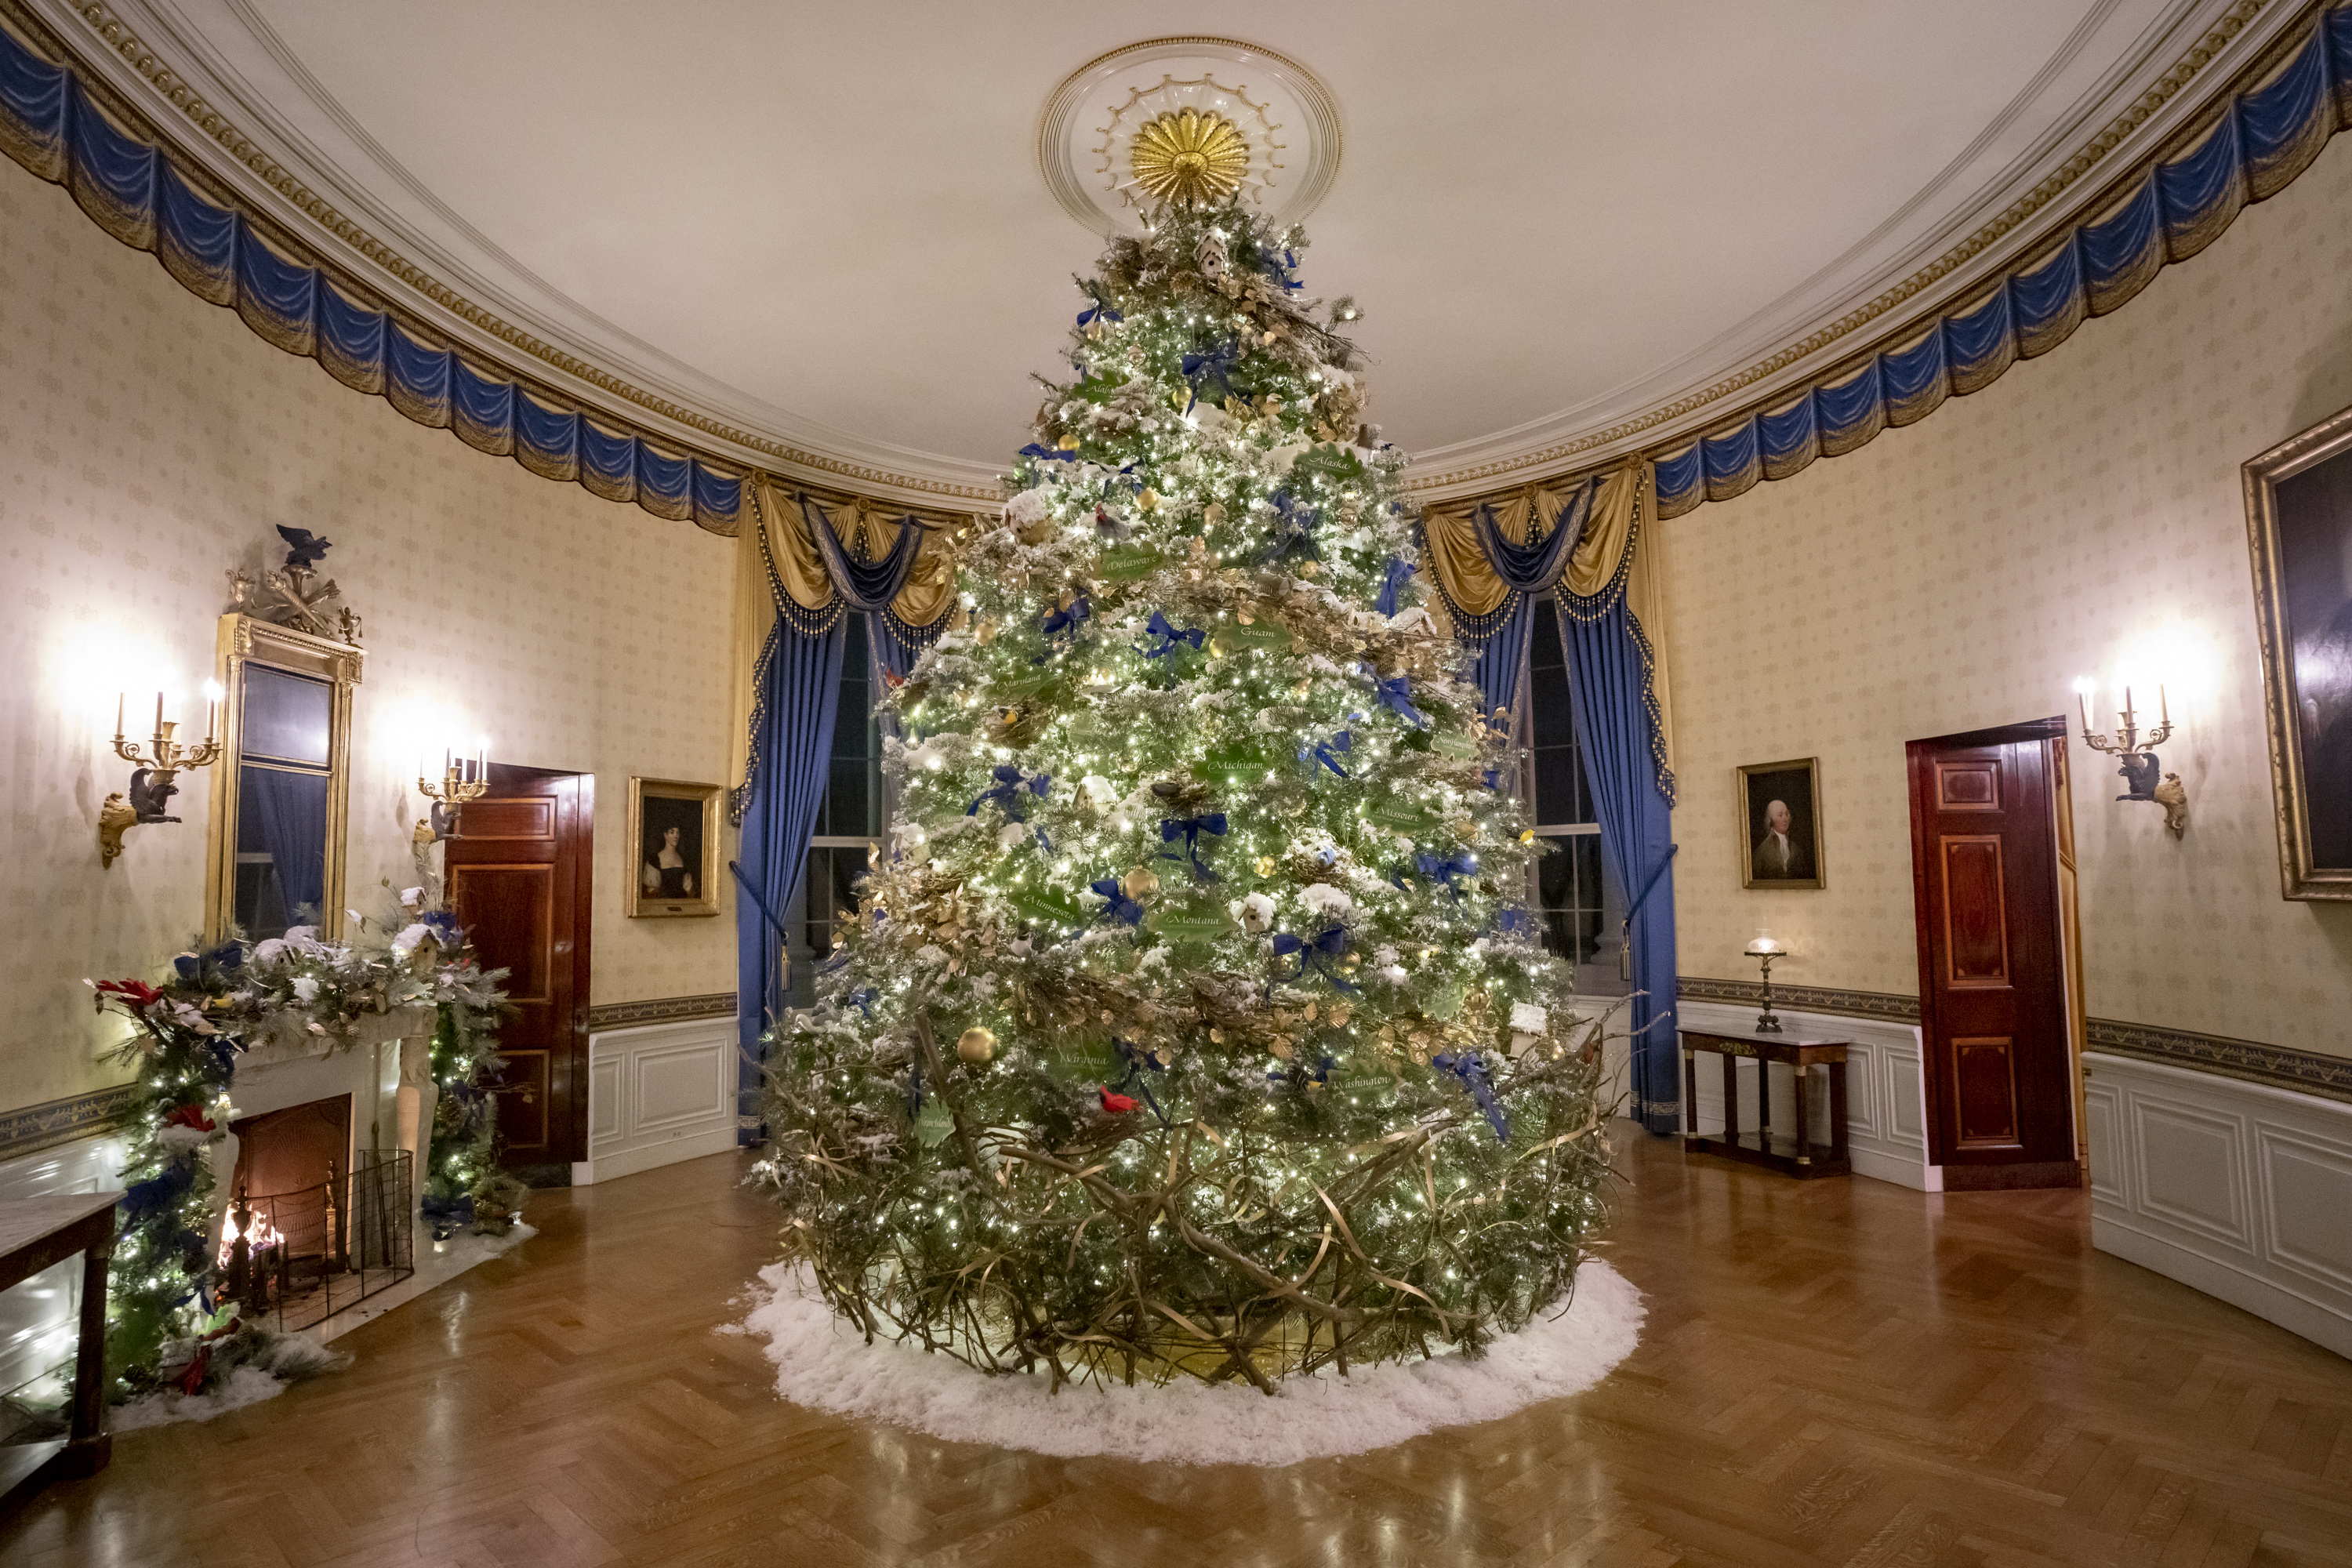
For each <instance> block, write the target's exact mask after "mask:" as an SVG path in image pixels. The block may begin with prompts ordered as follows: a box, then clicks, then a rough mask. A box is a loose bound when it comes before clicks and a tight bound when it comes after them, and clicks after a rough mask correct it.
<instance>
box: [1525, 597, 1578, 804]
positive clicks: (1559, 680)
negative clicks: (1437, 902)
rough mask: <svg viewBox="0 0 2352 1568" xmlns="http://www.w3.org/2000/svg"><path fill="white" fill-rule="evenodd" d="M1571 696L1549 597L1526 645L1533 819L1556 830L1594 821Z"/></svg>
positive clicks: (1542, 602) (1556, 618)
mask: <svg viewBox="0 0 2352 1568" xmlns="http://www.w3.org/2000/svg"><path fill="white" fill-rule="evenodd" d="M1573 703H1574V698H1573V694H1572V692H1571V690H1570V685H1569V676H1568V666H1567V663H1566V660H1565V659H1564V658H1562V657H1561V652H1560V641H1559V612H1558V610H1557V609H1556V608H1555V607H1554V605H1553V604H1552V601H1551V600H1549V598H1545V599H1538V600H1537V601H1536V610H1535V626H1534V629H1533V630H1532V631H1531V632H1530V633H1529V634H1528V771H1529V772H1531V773H1534V775H1535V790H1534V800H1533V802H1532V803H1531V804H1532V805H1533V807H1534V810H1535V820H1536V824H1537V826H1543V827H1559V826H1568V825H1570V824H1575V823H1585V822H1591V821H1592V820H1593V816H1592V793H1591V789H1590V788H1589V787H1587V785H1586V783H1585V779H1584V765H1583V758H1582V756H1581V754H1580V752H1578V751H1577V747H1576V715H1575V709H1574V706H1573Z"/></svg>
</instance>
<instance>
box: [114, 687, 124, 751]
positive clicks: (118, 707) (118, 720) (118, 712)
mask: <svg viewBox="0 0 2352 1568" xmlns="http://www.w3.org/2000/svg"><path fill="white" fill-rule="evenodd" d="M122 703H123V697H122V693H121V692H120V691H118V692H116V693H115V694H114V738H115V739H116V740H118V741H120V740H121V739H122Z"/></svg>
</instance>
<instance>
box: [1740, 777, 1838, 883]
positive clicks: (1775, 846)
mask: <svg viewBox="0 0 2352 1568" xmlns="http://www.w3.org/2000/svg"><path fill="white" fill-rule="evenodd" d="M1735 772H1736V774H1737V777H1738V791H1737V794H1738V797H1739V885H1740V886H1741V887H1743V888H1823V887H1827V886H1828V885H1829V878H1828V868H1827V867H1826V866H1825V865H1824V864H1823V859H1822V764H1821V759H1820V758H1819V757H1798V758H1796V759H1794V760H1793V761H1790V762H1785V763H1748V764H1747V765H1746V766H1744V767H1741V768H1738V769H1737V770H1735Z"/></svg>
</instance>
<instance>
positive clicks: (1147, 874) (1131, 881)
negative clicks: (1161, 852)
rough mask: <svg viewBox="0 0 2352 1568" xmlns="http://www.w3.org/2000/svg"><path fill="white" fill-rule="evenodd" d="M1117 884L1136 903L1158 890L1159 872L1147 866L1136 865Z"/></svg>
mask: <svg viewBox="0 0 2352 1568" xmlns="http://www.w3.org/2000/svg"><path fill="white" fill-rule="evenodd" d="M1118 885H1119V887H1120V889H1123V890H1124V891H1125V892H1126V894H1127V896H1128V897H1129V898H1130V899H1133V900H1135V901H1136V902H1137V903H1141V902H1143V900H1146V899H1148V898H1150V897H1151V895H1152V894H1154V893H1156V892H1158V891H1159V890H1160V873H1159V872H1157V871H1154V870H1153V869H1152V868H1150V867H1149V866H1138V867H1136V868H1134V869H1133V870H1130V871H1129V872H1128V874H1127V875H1126V876H1124V877H1122V878H1120V879H1119V881H1118Z"/></svg>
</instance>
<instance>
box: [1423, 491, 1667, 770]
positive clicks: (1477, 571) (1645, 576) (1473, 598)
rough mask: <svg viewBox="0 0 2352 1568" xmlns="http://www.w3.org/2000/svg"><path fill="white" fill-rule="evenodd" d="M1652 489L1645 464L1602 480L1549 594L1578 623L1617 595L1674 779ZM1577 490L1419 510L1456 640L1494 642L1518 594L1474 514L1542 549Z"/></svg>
mask: <svg viewBox="0 0 2352 1568" xmlns="http://www.w3.org/2000/svg"><path fill="white" fill-rule="evenodd" d="M1653 484H1654V479H1653V477H1652V470H1651V466H1650V465H1649V464H1648V463H1645V462H1634V463H1628V464H1626V465H1624V466H1623V467H1622V468H1616V469H1614V470H1612V472H1611V473H1609V474H1608V475H1607V476H1606V477H1605V478H1603V479H1601V487H1600V493H1599V494H1598V495H1596V496H1595V497H1594V498H1593V501H1592V510H1591V513H1590V514H1589V515H1588V517H1587V518H1586V520H1585V524H1584V535H1583V537H1582V538H1580V539H1579V540H1578V541H1577V542H1576V545H1575V548H1574V549H1572V550H1571V551H1570V552H1569V557H1568V560H1567V562H1566V563H1565V564H1563V565H1562V567H1561V568H1560V574H1559V582H1558V584H1555V586H1554V589H1553V593H1554V595H1555V596H1556V597H1557V599H1558V600H1559V610H1560V614H1562V615H1564V616H1573V617H1576V618H1578V619H1590V618H1591V617H1592V616H1598V615H1602V614H1605V613H1607V611H1608V610H1609V609H1611V608H1612V606H1613V605H1615V603H1616V601H1617V597H1618V595H1621V594H1622V595H1623V596H1624V600H1625V610H1626V614H1627V616H1628V618H1629V619H1630V620H1631V621H1632V623H1633V637H1634V638H1635V640H1636V642H1637V643H1639V644H1640V645H1641V646H1642V649H1643V656H1644V658H1645V659H1646V661H1647V663H1648V666H1649V677H1650V691H1649V697H1650V700H1651V703H1652V704H1653V715H1654V721H1655V734H1654V743H1655V749H1656V751H1657V753H1658V757H1657V760H1658V763H1659V766H1660V768H1661V769H1662V770H1663V772H1664V773H1665V774H1666V775H1668V776H1671V774H1672V773H1673V770H1674V701H1673V697H1672V687H1671V682H1670V681H1669V679H1668V677H1667V673H1666V666H1667V659H1666V629H1665V627H1666V616H1665V603H1664V596H1663V593H1662V589H1661V582H1662V578H1663V575H1664V574H1663V571H1662V569H1661V565H1660V548H1661V534H1660V531H1658V530H1657V529H1655V528H1654V527H1649V526H1645V524H1647V523H1649V522H1651V521H1654V512H1653V510H1652V497H1653V488H1652V487H1653ZM1583 488H1584V483H1583V481H1574V482H1564V481H1558V480H1555V481H1553V482H1552V483H1551V484H1549V485H1545V484H1534V485H1528V486H1526V487H1524V488H1522V489H1518V490H1517V491H1515V492H1512V493H1510V494H1508V495H1500V496H1486V497H1484V498H1481V499H1480V500H1473V501H1470V502H1468V503H1466V504H1457V505H1454V506H1448V507H1444V508H1438V507H1431V508H1428V509H1426V510H1423V513H1422V517H1421V526H1422V537H1423V552H1422V563H1423V566H1424V567H1426V568H1427V569H1428V571H1429V573H1430V575H1431V577H1432V578H1433V581H1434V585H1435V586H1436V588H1437V590H1438V594H1437V598H1438V600H1439V602H1440V604H1441V605H1443V607H1444V610H1445V611H1446V612H1447V613H1448V614H1449V615H1450V616H1452V618H1453V620H1454V626H1455V628H1456V631H1457V633H1458V634H1459V635H1461V636H1464V637H1468V638H1471V639H1473V640H1476V639H1479V638H1483V637H1487V636H1491V635H1492V634H1493V633H1494V632H1495V631H1497V630H1499V629H1500V628H1501V626H1502V625H1503V623H1504V622H1506V621H1507V620H1508V619H1509V617H1510V614H1511V612H1512V611H1513V610H1514V609H1515V608H1517V590H1515V589H1513V588H1512V587H1511V586H1510V585H1509V584H1507V583H1505V582H1504V581H1503V580H1502V578H1501V577H1500V576H1499V575H1497V574H1496V571H1495V569H1494V567H1493V566H1492V565H1491V564H1490V563H1488V562H1487V560H1486V552H1484V551H1482V550H1481V549H1479V547H1478V534H1477V530H1476V528H1475V525H1474V524H1473V523H1472V521H1471V516H1472V514H1473V513H1474V512H1475V511H1476V510H1477V509H1478V508H1479V507H1480V506H1485V507H1486V508H1487V509H1488V510H1489V512H1490V514H1491V515H1492V516H1493V518H1494V520H1495V527H1496V531H1497V532H1499V533H1500V534H1501V535H1502V536H1503V537H1504V538H1505V539H1507V540H1508V541H1509V542H1511V543H1513V544H1517V545H1526V544H1534V543H1541V542H1543V541H1544V540H1545V539H1546V538H1548V537H1549V535H1550V533H1551V530H1552V528H1553V526H1554V525H1555V524H1556V523H1557V521H1559V517H1560V515H1561V513H1563V512H1565V511H1566V510H1568V509H1569V506H1570V503H1571V502H1573V501H1574V500H1575V499H1576V497H1577V494H1578V492H1579V491H1580V490H1581V489H1583Z"/></svg>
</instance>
